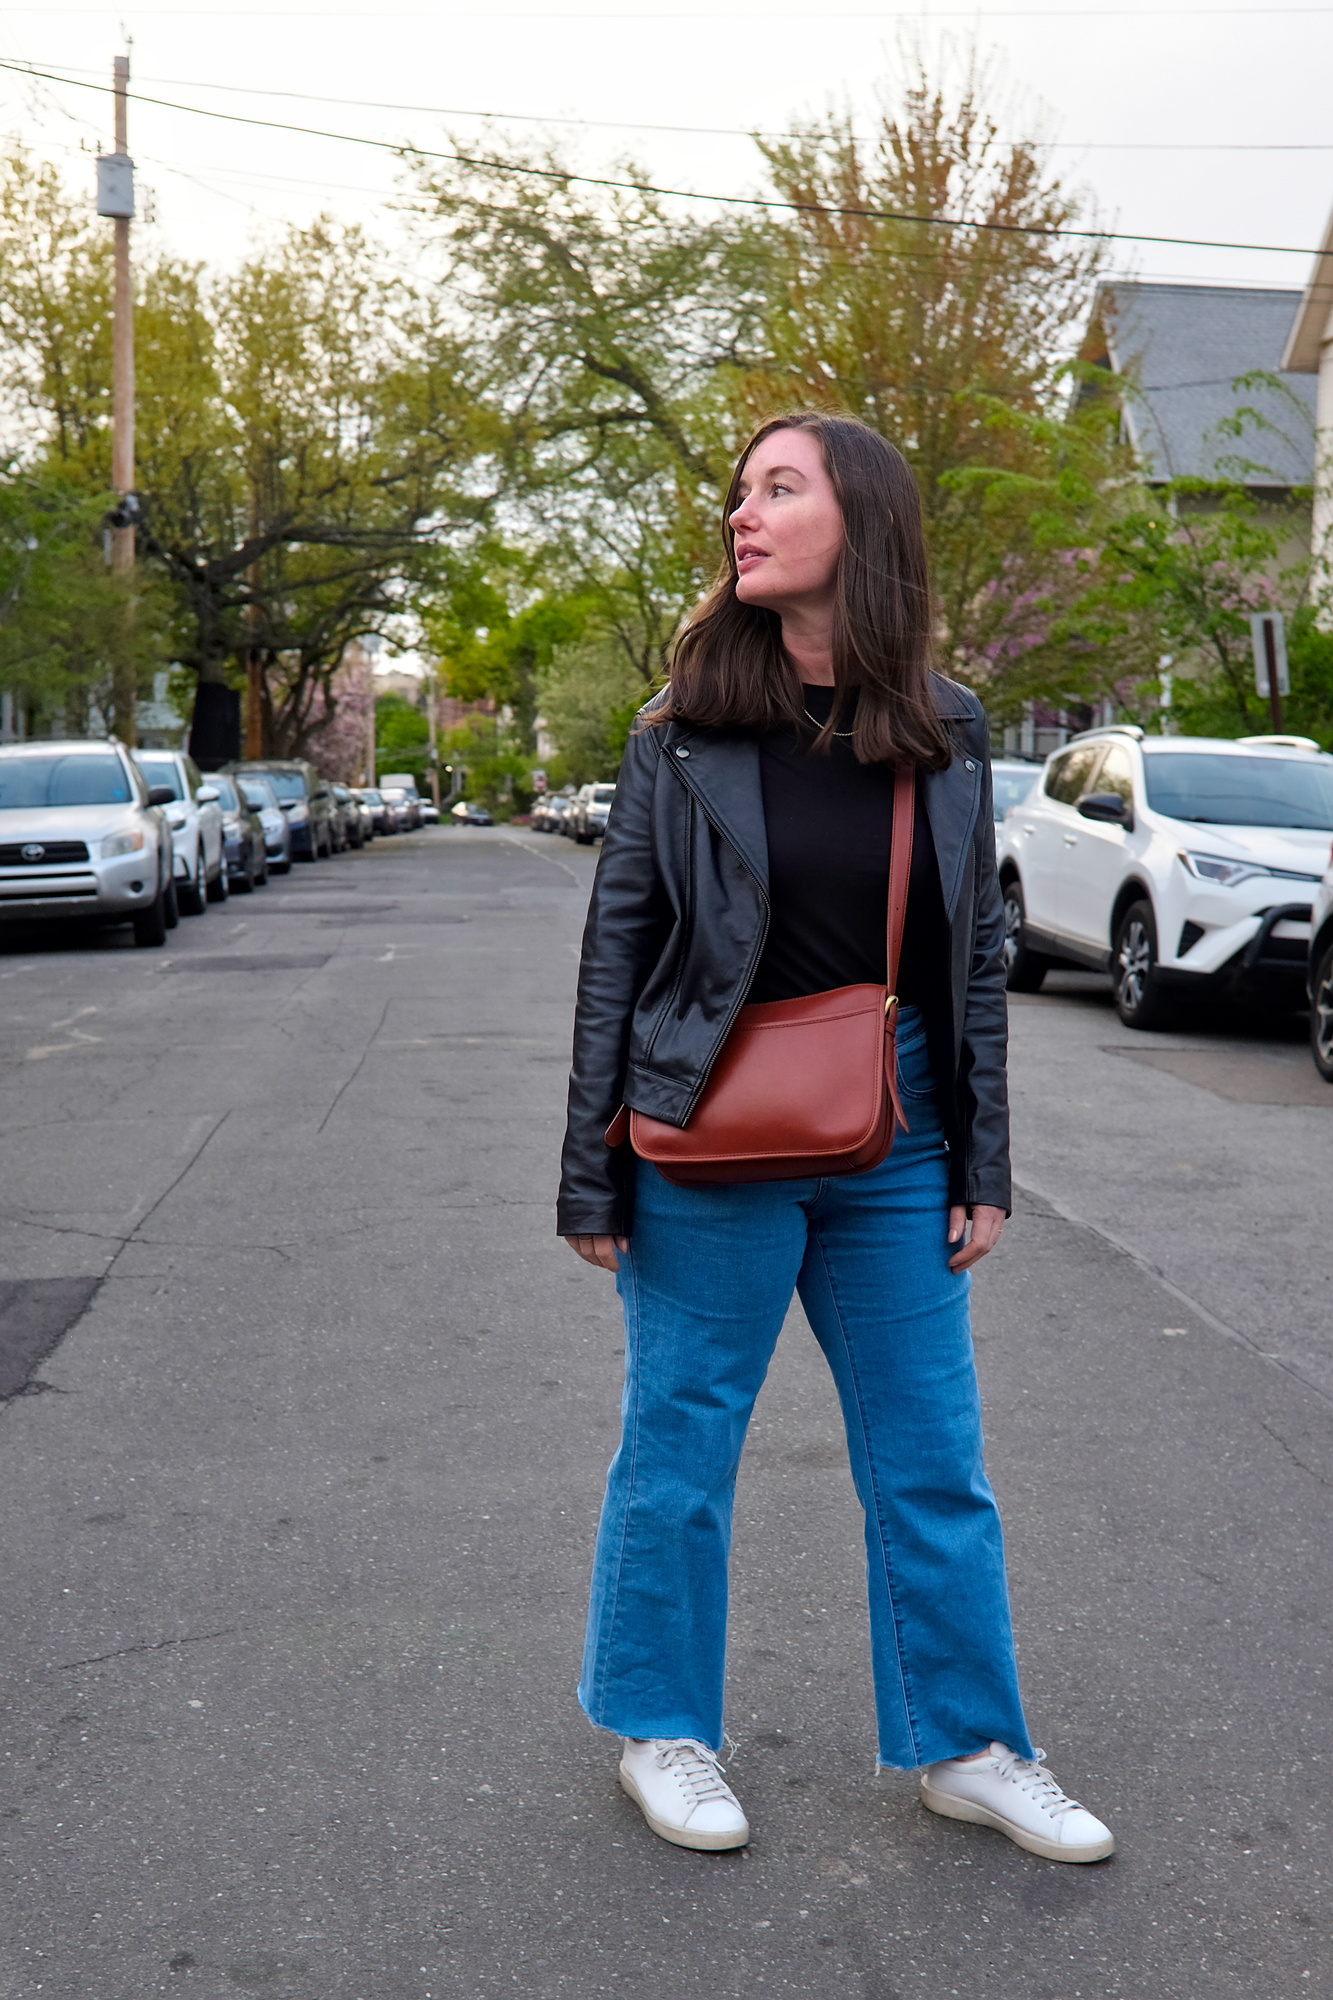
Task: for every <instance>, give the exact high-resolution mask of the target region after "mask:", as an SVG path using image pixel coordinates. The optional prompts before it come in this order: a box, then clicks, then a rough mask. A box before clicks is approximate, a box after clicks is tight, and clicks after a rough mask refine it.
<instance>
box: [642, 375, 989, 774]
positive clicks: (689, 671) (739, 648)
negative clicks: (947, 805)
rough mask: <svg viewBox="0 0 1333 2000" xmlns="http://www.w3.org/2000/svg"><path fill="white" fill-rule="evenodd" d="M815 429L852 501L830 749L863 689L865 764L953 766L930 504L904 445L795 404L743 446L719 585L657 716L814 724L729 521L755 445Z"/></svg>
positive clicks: (778, 626) (838, 612)
mask: <svg viewBox="0 0 1333 2000" xmlns="http://www.w3.org/2000/svg"><path fill="white" fill-rule="evenodd" d="M784 430H787V431H811V432H813V433H814V435H815V437H816V438H817V439H818V441H819V448H820V451H821V452H822V453H823V457H824V464H825V466H826V468H827V470H828V475H829V478H830V479H831V480H832V482H833V490H834V492H835V493H836V495H837V498H838V505H839V507H840V508H841V510H842V528H843V539H842V548H841V550H840V552H839V555H838V566H837V571H836V579H835V589H836V595H835V600H834V612H833V680H834V690H835V693H834V702H833V712H832V714H831V715H830V717H829V720H828V722H827V723H826V724H825V726H824V727H823V729H821V730H820V732H819V734H818V735H817V737H816V738H815V742H814V745H813V747H814V748H816V749H826V748H827V747H828V745H829V743H830V741H831V739H832V732H833V730H834V727H835V726H836V724H837V723H838V722H839V721H840V720H841V717H842V715H843V714H844V713H845V712H846V708H847V706H848V703H849V699H850V698H851V696H852V692H853V690H855V699H856V712H855V715H854V717H853V721H852V747H853V749H854V750H855V752H856V755H857V757H858V758H859V760H860V761H861V763H863V764H877V763H893V762H897V761H900V760H903V759H906V761H907V762H909V763H912V764H923V765H929V766H934V767H936V768H939V767H942V766H943V765H945V764H947V763H948V762H949V758H950V754H951V752H950V744H949V738H948V734H947V732H946V730H945V728H944V726H943V724H942V723H941V721H940V719H939V716H938V714H937V712H936V707H935V703H934V700H933V698H932V694H931V686H930V662H931V605H930V577H929V572H928V569H927V564H926V544H925V537H924V534H923V532H922V527H921V500H920V496H919V494H918V492H917V488H916V481H915V480H914V479H913V477H912V474H911V471H910V469H909V467H908V465H907V461H906V460H905V459H904V457H903V455H902V453H901V452H899V451H896V450H895V449H894V447H893V446H892V445H891V444H890V443H889V442H888V440H887V439H886V438H882V437H881V436H880V434H879V432H878V431H873V430H871V428H870V426H869V425H868V424H863V423H861V422H860V421H859V420H858V419H857V418H855V417H835V416H829V415H827V414H825V413H824V412H822V411H819V410H796V411H794V412H792V414H791V415H789V416H784V417H772V418H770V419H769V421H768V422H767V423H766V424H761V425H760V427H759V429H758V430H757V431H756V432H755V434H754V436H753V437H752V438H751V439H750V442H749V443H748V444H747V445H746V447H745V449H744V451H743V452H742V453H741V455H740V459H739V462H738V463H737V466H736V470H735V472H734V473H733V474H732V476H731V484H730V486H729V487H728V489H727V497H726V501H725V503H724V505H723V509H722V542H723V548H724V550H725V557H724V560H723V564H722V567H721V569H720V570H719V572H718V578H717V582H716V583H715V584H714V585H713V588H712V590H711V591H710V592H709V593H708V596H707V597H706V598H705V599H704V601H703V603H702V604H701V605H700V606H699V608H698V610H697V611H696V612H695V613H694V615H693V617H692V618H691V619H690V621H689V623H688V625H687V626H686V627H685V629H684V631H683V632H682V633H681V635H680V638H679V639H678V640H677V642H676V648H675V654H674V657H673V660H672V664H671V681H670V685H669V687H668V688H667V691H666V698H665V700H664V701H663V703H662V705H661V706H660V707H658V708H655V709H654V711H653V713H652V715H651V717H648V716H645V717H644V721H645V722H651V723H653V724H656V723H661V722H668V721H671V720H676V721H681V722H693V723H698V724H701V725H702V726H704V727H708V728H748V729H777V728H781V727H783V725H784V724H791V725H792V727H793V728H795V729H796V730H797V731H798V732H799V731H800V730H802V729H808V727H809V724H808V720H807V718H806V716H805V712H804V705H803V703H802V700H801V683H800V678H799V676H798V673H797V671H796V668H795V666H794V665H793V663H792V661H791V660H790V658H789V657H788V655H787V654H786V653H785V652H784V650H783V646H782V620H781V619H780V618H779V616H778V614H777V613H776V612H775V611H770V610H768V609H766V608H765V607H764V606H762V605H758V604H745V603H742V601H741V600H740V599H739V598H738V597H737V595H736V575H737V571H736V548H735V536H734V535H733V533H732V528H731V516H732V514H733V513H734V512H735V509H736V508H737V506H738V505H739V504H740V483H741V479H742V476H743V474H744V472H745V467H746V463H747V461H748V459H749V457H750V454H751V452H752V451H753V450H754V449H755V446H756V445H758V444H759V443H760V442H761V441H762V440H763V439H764V438H766V437H771V436H772V434H773V432H774V431H784Z"/></svg>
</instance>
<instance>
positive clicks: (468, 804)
mask: <svg viewBox="0 0 1333 2000" xmlns="http://www.w3.org/2000/svg"><path fill="white" fill-rule="evenodd" d="M449 817H450V819H451V820H453V822H454V824H455V825H456V826H494V825H495V821H494V820H493V819H492V817H491V815H490V814H489V813H488V812H487V810H486V808H485V806H479V805H477V804H476V803H475V802H474V801H473V800H472V799H460V800H459V801H458V804H457V805H456V806H450V808H449Z"/></svg>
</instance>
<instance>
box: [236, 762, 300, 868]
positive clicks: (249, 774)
mask: <svg viewBox="0 0 1333 2000" xmlns="http://www.w3.org/2000/svg"><path fill="white" fill-rule="evenodd" d="M219 775H221V774H219ZM233 775H234V776H235V780H236V789H237V791H238V792H239V793H240V794H241V797H242V798H243V799H244V800H245V802H246V804H247V805H248V806H249V807H250V808H251V809H252V810H253V811H254V812H257V813H258V814H259V819H260V824H261V825H262V827H263V829H264V864H265V869H266V872H267V873H268V874H270V875H285V874H286V873H287V871H288V870H289V869H290V867H291V865H292V830H291V827H290V825H289V824H288V820H287V815H286V813H285V812H284V811H283V810H282V807H281V806H280V805H279V804H278V795H277V793H276V792H275V791H274V789H273V787H272V785H271V784H270V783H269V781H268V779H267V778H266V777H265V776H264V775H263V773H262V772H260V771H238V772H236V773H234V774H233Z"/></svg>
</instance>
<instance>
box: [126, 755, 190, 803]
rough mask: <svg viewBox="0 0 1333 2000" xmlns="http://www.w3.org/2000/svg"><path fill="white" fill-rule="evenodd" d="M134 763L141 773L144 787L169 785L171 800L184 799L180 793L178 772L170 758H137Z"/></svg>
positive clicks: (172, 759)
mask: <svg viewBox="0 0 1333 2000" xmlns="http://www.w3.org/2000/svg"><path fill="white" fill-rule="evenodd" d="M135 762H136V763H137V764H138V766H139V769H140V770H141V771H142V772H143V781H144V783H145V784H146V785H170V787H171V796H172V798H173V799H179V798H182V797H184V794H183V793H182V791H181V779H180V772H179V771H178V770H177V769H176V764H175V760H174V758H171V757H137V758H136V759H135Z"/></svg>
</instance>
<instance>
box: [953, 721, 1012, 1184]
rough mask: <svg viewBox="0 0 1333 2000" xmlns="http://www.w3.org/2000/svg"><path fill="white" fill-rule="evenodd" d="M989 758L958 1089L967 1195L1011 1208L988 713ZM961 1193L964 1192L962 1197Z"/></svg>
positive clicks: (984, 750)
mask: <svg viewBox="0 0 1333 2000" xmlns="http://www.w3.org/2000/svg"><path fill="white" fill-rule="evenodd" d="M971 734H972V736H973V739H974V740H973V742H972V744H971V746H970V747H971V749H972V751H973V753H974V755H976V756H978V757H979V758H980V761H981V772H982V786H981V805H980V810H979V812H978V815H977V828H976V834H975V838H974V845H973V859H972V867H973V884H972V894H973V924H972V958H971V965H970V967H969V972H968V981H967V1000H966V1004H965V1007H964V1011H963V1036H962V1044H963V1045H962V1060H961V1063H960V1067H959V1076H958V1090H959V1097H960V1100H961V1110H962V1119H963V1130H964V1132H965V1134H966V1142H965V1148H964V1150H965V1158H966V1187H965V1192H964V1193H963V1195H962V1199H963V1200H964V1201H965V1202H966V1204H967V1206H968V1207H969V1208H973V1207H975V1206H976V1205H977V1204H978V1203H980V1204H982V1205H984V1206H986V1207H989V1208H1002V1209H1003V1210H1004V1212H1005V1214H1006V1215H1008V1214H1009V1213H1010V1208H1011V1203H1012V1184H1011V1180H1010V1172H1009V1080H1008V1075H1007V1071H1006V1057H1007V1051H1008V1043H1009V1002H1008V997H1007V994H1006V991H1005V970H1004V900H1003V898H1002V896H1001V894H1000V878H999V874H998V872H997V869H996V866H995V826H994V807H993V804H992V795H993V784H992V780H991V768H990V745H989V740H988V731H987V727H986V723H985V719H984V716H983V718H982V719H981V721H980V722H979V723H978V724H976V725H974V728H973V730H972V732H971ZM955 1198H957V1196H955Z"/></svg>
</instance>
